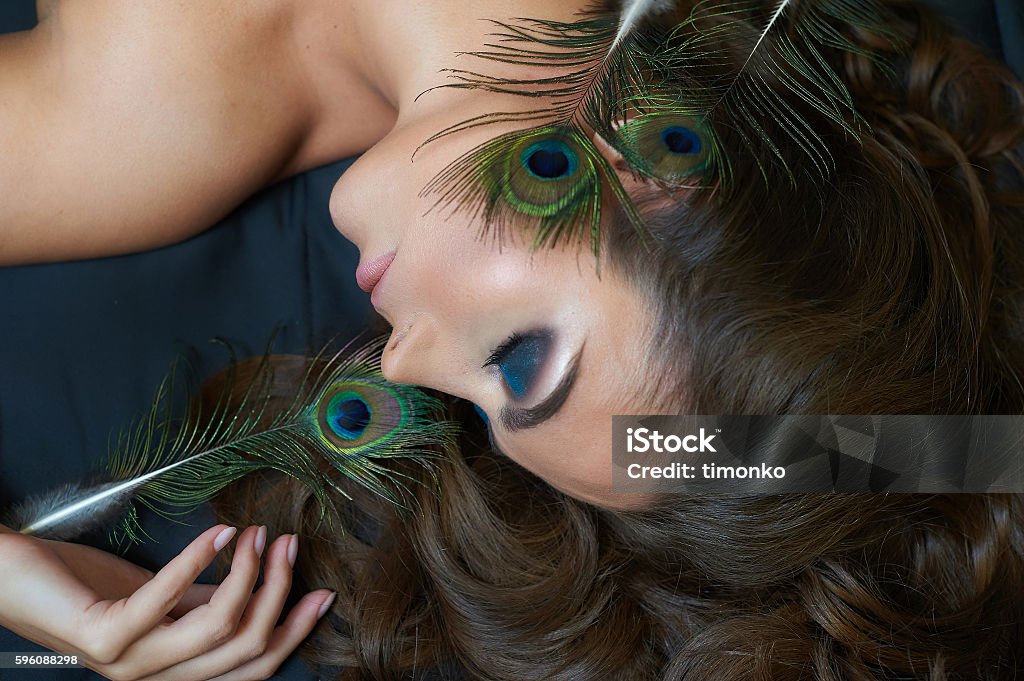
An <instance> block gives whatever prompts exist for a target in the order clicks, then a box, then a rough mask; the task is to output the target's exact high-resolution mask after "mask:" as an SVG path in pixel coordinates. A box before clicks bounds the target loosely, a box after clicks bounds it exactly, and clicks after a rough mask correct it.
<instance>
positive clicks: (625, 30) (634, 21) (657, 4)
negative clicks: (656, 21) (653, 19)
mask: <svg viewBox="0 0 1024 681" xmlns="http://www.w3.org/2000/svg"><path fill="white" fill-rule="evenodd" d="M671 7H672V0H626V2H624V3H623V5H622V13H621V16H622V18H621V19H620V20H619V30H618V31H617V32H616V33H615V39H614V40H612V44H611V47H610V48H609V49H608V51H609V53H610V52H613V51H615V49H616V48H618V46H619V45H621V44H622V41H623V40H624V39H625V38H626V36H627V35H629V34H630V33H632V32H633V30H634V29H635V28H636V27H637V26H639V25H640V23H641V22H642V21H643V20H644V19H645V18H647V17H648V16H649V15H651V14H656V13H658V12H664V11H667V10H668V9H670V8H671Z"/></svg>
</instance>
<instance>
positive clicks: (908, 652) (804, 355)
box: [219, 0, 1024, 681]
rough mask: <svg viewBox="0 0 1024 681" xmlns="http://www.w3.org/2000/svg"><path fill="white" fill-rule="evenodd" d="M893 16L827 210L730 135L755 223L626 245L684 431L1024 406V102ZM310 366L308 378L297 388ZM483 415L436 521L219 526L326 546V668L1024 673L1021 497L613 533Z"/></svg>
mask: <svg viewBox="0 0 1024 681" xmlns="http://www.w3.org/2000/svg"><path fill="white" fill-rule="evenodd" d="M887 5H888V8H889V11H890V12H891V17H890V18H891V22H890V24H889V26H888V30H889V31H890V32H891V34H890V35H887V36H881V35H876V34H872V33H869V32H865V31H860V30H858V29H855V28H853V27H850V26H846V27H841V28H842V29H843V30H845V31H847V32H848V34H849V35H848V37H849V38H851V39H853V40H855V41H856V42H857V44H858V45H860V46H861V47H862V48H863V49H862V51H859V52H848V51H847V52H844V53H838V52H837V53H835V54H832V55H830V58H832V59H834V60H835V63H834V66H835V67H836V69H837V71H838V72H839V73H840V74H841V75H842V78H843V80H844V82H845V83H846V85H847V87H848V88H849V90H850V92H851V94H852V96H853V99H854V101H855V103H856V106H857V108H858V110H859V112H860V113H861V115H862V116H863V118H864V120H865V122H866V123H867V124H868V125H869V126H870V129H871V133H870V134H868V135H865V136H863V137H862V138H861V139H859V140H854V139H852V138H851V137H850V136H849V135H847V134H845V133H844V132H843V130H842V129H841V128H840V127H839V126H835V125H833V124H831V123H830V122H829V121H828V120H825V119H823V120H820V121H816V122H815V125H816V126H817V129H819V130H821V131H822V134H823V136H824V137H825V138H826V140H827V141H828V143H829V145H830V148H831V151H832V155H833V157H834V159H835V161H836V167H835V169H834V171H833V172H832V173H830V175H829V176H828V178H827V181H825V182H821V183H819V184H818V188H819V189H818V191H814V192H806V191H800V190H799V189H797V188H796V187H798V186H799V185H800V183H796V184H794V185H793V186H787V185H786V183H780V185H779V186H776V187H771V186H769V185H767V184H766V183H764V182H763V181H761V179H760V177H761V173H762V169H763V164H764V163H765V162H766V161H765V160H764V159H765V158H766V157H768V156H770V155H768V154H763V155H759V152H758V150H757V149H750V148H749V147H748V146H746V143H743V142H742V140H741V138H740V137H739V136H737V137H736V138H735V139H731V138H730V137H729V135H728V134H724V135H722V138H723V143H724V144H725V145H726V146H727V148H728V153H730V154H731V158H732V159H733V171H734V173H735V175H736V178H737V179H736V181H735V186H736V188H737V189H736V191H735V192H734V193H733V195H732V196H730V197H729V200H728V201H722V200H720V199H721V197H704V196H701V195H691V196H690V197H688V199H687V200H686V201H677V202H674V203H672V204H671V205H669V206H667V207H666V206H665V205H664V201H654V200H652V201H650V202H648V204H649V205H648V214H647V217H648V220H649V223H650V226H651V230H652V234H653V235H654V237H655V238H654V240H653V245H652V244H651V243H650V242H644V243H641V241H640V240H639V239H638V238H637V237H636V236H635V234H634V233H633V232H632V230H630V229H625V228H623V229H621V230H613V232H612V235H611V240H610V248H609V252H610V253H611V255H612V258H613V263H614V264H615V266H616V267H618V268H620V269H621V270H622V271H624V272H625V273H626V274H627V275H628V276H629V277H630V278H631V279H632V280H634V281H636V282H637V283H638V286H640V287H641V289H642V290H644V291H646V292H647V293H648V295H649V297H650V299H651V300H653V301H656V303H657V309H658V314H659V318H660V322H661V323H660V325H659V338H658V339H657V343H656V345H655V347H656V348H657V352H658V353H659V354H658V355H657V357H658V358H659V359H660V360H661V361H655V362H653V363H652V364H653V365H654V366H656V367H657V368H658V370H659V372H661V373H663V374H664V375H665V378H663V379H662V381H661V383H660V389H661V391H662V394H663V395H664V396H665V397H666V400H667V403H668V404H669V405H671V406H672V407H673V408H675V409H683V410H686V411H692V412H694V413H748V414H781V413H845V414H869V413H923V414H954V413H956V414H984V413H1022V410H1024V387H1022V385H1021V380H1020V376H1021V372H1022V370H1024V356H1022V352H1024V350H1022V348H1024V346H1022V343H1021V338H1022V333H1024V328H1022V320H1024V310H1022V302H1021V301H1022V297H1021V291H1020V287H1021V285H1022V283H1024V277H1022V276H1021V275H1022V272H1021V268H1022V267H1024V253H1022V250H1021V249H1022V246H1021V238H1022V234H1021V229H1022V227H1024V193H1022V191H1021V176H1022V173H1021V167H1020V159H1019V157H1018V156H1015V154H1017V153H1019V148H1020V146H1019V145H1020V143H1021V141H1022V139H1024V88H1022V86H1021V84H1020V83H1018V82H1017V81H1016V80H1015V79H1014V78H1013V77H1012V76H1011V74H1010V73H1009V72H1008V71H1007V70H1006V69H1005V68H1004V67H1002V66H1001V65H999V64H998V63H996V62H995V61H993V60H992V59H990V58H988V57H986V56H985V55H983V54H982V53H981V52H980V51H979V50H978V49H977V48H975V47H974V46H972V45H971V44H969V43H968V42H967V41H965V40H964V39H962V38H960V37H957V36H956V35H954V34H953V33H952V32H951V31H950V30H949V29H947V28H946V27H945V26H944V25H943V24H942V23H941V22H940V21H939V20H938V19H937V18H936V17H934V16H933V15H931V14H930V13H928V12H927V11H925V10H923V9H921V8H920V7H918V6H917V5H915V4H913V3H911V2H906V1H903V0H892V1H891V2H889V3H887ZM893 36H896V37H897V38H898V40H893ZM894 45H901V47H899V48H898V49H897V48H896V47H894ZM879 54H884V56H885V57H886V58H887V59H886V60H885V61H887V62H888V63H889V64H890V65H891V67H890V68H885V67H883V66H882V65H881V64H882V61H881V60H879V59H876V58H873V57H872V56H871V55H875V56H877V55H879ZM811 115H813V112H812V113H811ZM767 125H769V126H770V125H771V123H770V122H767ZM729 145H732V146H731V147H730V146H729ZM782 153H783V156H785V155H786V154H790V155H791V156H792V157H793V158H792V159H789V160H790V162H791V164H792V166H793V167H799V165H800V163H801V161H800V160H799V159H797V158H796V154H797V153H798V150H796V149H793V150H786V149H783V150H782ZM767 162H768V163H771V161H770V160H769V161H767ZM804 162H806V161H804ZM681 349H685V353H684V354H685V361H681V360H680V359H679V357H680V356H682V355H681ZM302 366H304V362H302V361H299V360H281V363H280V367H279V371H280V375H281V377H282V380H283V381H285V382H287V379H288V377H289V376H293V377H297V376H298V375H299V374H300V373H301V372H300V371H299V370H300V369H301V368H302ZM468 406H469V405H466V404H465V403H459V402H457V401H453V402H452V404H451V410H452V413H453V414H454V415H456V416H457V417H459V418H461V419H462V420H464V421H465V423H466V424H467V427H466V431H465V433H464V434H463V436H462V440H461V443H460V446H461V451H460V452H459V453H458V454H457V455H453V456H449V457H445V458H443V459H441V460H440V461H438V462H437V464H436V466H435V468H434V469H433V474H434V476H433V477H431V475H430V474H429V473H428V472H427V471H425V470H424V469H420V468H414V469H410V470H408V471H406V472H407V473H408V474H410V475H413V476H419V478H420V479H421V480H422V481H423V482H424V484H423V485H422V486H420V487H419V488H416V490H415V492H414V497H415V498H414V499H412V500H411V501H413V502H414V504H415V506H414V511H413V512H411V513H409V514H407V515H404V516H400V515H399V514H398V513H396V512H395V510H394V509H392V508H390V507H387V506H386V505H385V504H382V503H380V502H379V501H377V500H375V499H373V498H370V497H369V496H368V495H366V494H364V493H361V492H360V491H359V490H352V495H353V497H354V500H353V502H351V503H349V504H347V505H344V506H343V509H344V511H343V513H344V514H345V516H346V517H345V518H341V519H339V522H344V523H347V525H348V527H349V528H350V531H349V532H346V533H340V532H335V531H329V530H328V529H327V526H326V525H321V524H319V523H318V520H319V517H320V516H319V512H318V509H317V508H316V505H315V504H314V503H313V500H312V499H311V498H310V496H309V494H308V492H306V491H304V490H303V489H302V488H301V487H300V486H297V485H295V484H293V483H292V482H290V481H288V480H272V479H260V480H249V481H246V482H244V483H242V484H241V485H239V486H238V487H236V488H235V489H234V490H233V491H232V493H231V494H230V495H227V496H225V497H224V498H223V499H222V500H221V502H220V504H219V510H220V513H221V515H222V516H223V517H224V518H225V519H226V520H227V521H229V522H233V523H236V524H237V523H243V522H252V521H253V520H256V521H258V522H261V523H266V524H268V525H270V528H271V531H272V532H291V531H296V530H297V531H299V532H300V533H301V534H302V536H303V537H304V539H303V549H302V552H301V556H300V559H299V563H298V567H297V569H298V571H299V574H300V575H301V578H302V580H303V581H304V582H306V583H307V584H309V585H313V586H316V587H325V586H326V587H330V588H332V589H335V590H336V591H337V592H338V598H337V600H336V603H335V605H334V607H333V610H332V615H331V616H330V617H328V618H326V619H325V621H324V622H323V623H321V625H320V627H319V629H318V630H317V633H316V636H315V640H314V641H313V642H312V643H311V644H310V645H308V646H307V650H306V652H307V654H308V656H309V658H310V659H311V660H313V661H315V662H317V663H321V664H325V665H329V666H330V667H333V668H335V671H336V673H337V678H339V679H377V680H383V679H408V678H437V677H440V678H479V679H491V680H503V679H563V680H566V681H569V680H573V681H575V680H578V679H638V680H640V679H679V678H685V679H687V680H705V681H712V680H713V681H728V680H731V679H744V680H761V679H764V680H767V679H826V680H836V681H838V680H839V679H851V680H856V681H868V680H872V681H874V680H877V679H929V680H931V681H952V680H954V679H964V680H966V679H971V680H977V679H987V680H989V681H995V680H997V679H1006V680H1008V679H1014V678H1017V675H1018V669H1021V668H1024V498H1022V497H1020V496H1017V495H1008V494H988V495H868V494H822V495H778V496H759V497H723V496H714V497H704V496H682V495H677V496H673V497H671V498H667V499H665V500H664V501H663V502H662V503H659V504H657V505H655V507H652V508H650V509H646V510H642V511H629V512H625V511H611V510H607V509H601V508H596V507H592V506H589V505H586V504H584V503H582V502H579V501H577V500H575V499H573V498H570V497H567V496H565V495H563V494H561V493H559V492H558V491H556V490H554V489H552V488H551V487H549V486H548V485H546V484H545V483H544V482H542V481H540V480H539V479H537V478H535V477H533V476H532V475H531V474H529V473H528V472H526V471H524V470H523V469H521V468H520V467H518V466H516V465H515V464H514V463H512V462H510V461H508V460H505V459H503V458H500V457H496V456H494V455H493V454H491V453H490V452H489V450H488V448H487V446H486V442H485V437H484V435H483V433H482V432H481V429H480V428H479V427H476V426H474V425H473V424H474V421H475V419H474V417H473V416H472V413H471V412H470V410H469V409H468ZM431 675H434V676H431Z"/></svg>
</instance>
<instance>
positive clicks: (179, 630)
mask: <svg viewBox="0 0 1024 681" xmlns="http://www.w3.org/2000/svg"><path fill="white" fill-rule="evenodd" d="M266 537H267V529H266V528H265V527H250V528H248V529H246V530H245V531H244V532H243V533H242V534H241V536H239V538H238V541H237V543H236V546H235V555H234V558H233V559H232V561H231V572H230V573H229V574H228V576H227V577H226V578H225V579H224V581H223V582H222V583H221V584H220V586H218V587H217V589H216V591H214V593H213V596H212V597H211V598H210V601H209V603H207V604H206V605H201V606H199V607H197V608H195V609H194V610H190V611H189V612H187V613H185V615H183V616H182V617H181V618H180V619H178V620H177V621H176V622H174V623H172V624H170V625H168V626H163V627H159V628H157V629H154V630H153V631H152V632H150V634H149V635H148V636H146V637H144V638H142V639H140V640H138V641H137V642H136V643H135V644H133V645H132V646H131V647H130V648H129V649H128V650H126V651H125V653H124V660H123V661H124V667H125V668H121V669H117V670H115V671H118V672H123V671H127V670H130V672H131V674H130V675H131V676H139V675H144V674H151V673H153V672H157V671H160V670H163V669H167V668H169V667H171V666H173V665H176V664H178V663H180V662H182V661H185V660H190V659H192V658H195V657H198V656H200V655H202V654H203V653H205V652H207V651H208V650H212V649H214V648H216V647H217V646H219V645H221V644H222V643H224V642H225V641H227V640H228V639H230V638H231V637H232V636H233V635H234V633H235V630H236V629H237V628H238V621H239V619H240V618H241V616H242V613H243V612H244V611H245V608H246V605H247V604H248V603H249V599H250V598H251V597H252V588H253V585H254V584H255V583H256V578H257V577H258V576H259V565H260V553H262V551H263V545H264V544H265V543H266ZM118 675H119V676H122V675H123V674H118Z"/></svg>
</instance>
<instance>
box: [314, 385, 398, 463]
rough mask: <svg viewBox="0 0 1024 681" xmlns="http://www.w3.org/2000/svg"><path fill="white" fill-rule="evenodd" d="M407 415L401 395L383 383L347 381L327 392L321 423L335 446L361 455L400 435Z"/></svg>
mask: <svg viewBox="0 0 1024 681" xmlns="http://www.w3.org/2000/svg"><path fill="white" fill-rule="evenodd" d="M406 411H407V409H406V408H405V406H404V399H403V397H402V395H401V393H400V392H399V391H397V390H395V389H394V388H393V387H392V386H389V385H388V384H386V383H384V382H383V381H374V380H372V379H365V380H347V381H345V382H343V383H338V384H335V385H332V386H329V387H328V388H327V389H326V390H325V392H324V394H323V397H322V398H321V400H320V408H319V414H318V415H317V422H318V424H319V429H320V433H321V435H322V437H324V438H325V439H327V440H329V441H330V442H332V443H333V444H334V446H336V447H338V448H339V449H343V450H349V451H358V448H359V447H362V446H364V445H366V444H369V443H371V442H384V441H387V440H388V439H390V438H391V437H392V436H393V435H395V434H397V433H399V432H400V431H401V429H402V426H403V425H404V422H405V415H406Z"/></svg>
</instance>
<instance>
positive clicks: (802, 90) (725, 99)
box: [421, 0, 895, 255]
mask: <svg viewBox="0 0 1024 681" xmlns="http://www.w3.org/2000/svg"><path fill="white" fill-rule="evenodd" d="M891 21H892V16H891V14H890V13H889V12H888V10H886V8H885V4H884V2H882V1H881V0H782V1H781V2H765V1H756V0H701V1H698V2H693V1H692V0H691V1H689V2H686V1H684V0H678V1H677V2H674V1H672V0H627V1H626V2H624V3H622V5H621V6H619V5H618V4H615V3H603V4H600V5H595V6H592V7H590V8H588V9H587V10H585V11H583V12H581V13H580V14H579V15H578V18H577V19H576V20H575V21H571V22H564V21H551V20H541V19H527V18H520V19H516V20H513V21H508V22H501V21H495V22H493V23H494V24H495V25H496V26H497V29H498V30H497V31H496V32H495V33H494V34H492V36H493V38H494V39H493V40H492V41H491V42H490V43H489V44H487V45H486V46H485V49H483V50H478V51H474V52H468V53H464V54H467V55H470V56H472V57H474V58H476V59H479V60H484V61H490V62H500V63H502V64H505V65H507V66H506V67H505V68H507V67H509V66H510V67H512V71H513V72H517V69H518V70H519V71H521V72H523V73H527V74H531V75H532V76H533V77H526V76H524V77H522V78H511V77H507V76H503V77H499V76H496V75H493V74H491V75H489V74H487V73H485V72H483V71H476V70H467V69H447V70H446V71H445V73H447V75H448V77H449V82H447V83H445V84H443V85H440V86H438V87H439V88H464V89H471V90H478V91H486V92H494V93H504V94H512V95H517V96H522V97H526V98H531V99H533V100H536V104H534V105H528V106H525V107H523V108H522V109H521V110H515V111H501V112H492V113H487V114H482V115H478V116H474V117H472V118H469V119H467V120H464V121H461V122H458V123H456V124H453V125H450V126H448V127H446V128H444V129H443V130H440V131H438V132H437V133H435V134H434V135H432V136H431V137H429V138H428V139H427V140H426V141H425V142H424V144H430V143H433V142H436V141H437V140H439V139H442V138H445V137H447V136H449V135H454V134H457V133H460V132H464V131H466V130H470V129H473V128H477V127H480V126H486V125H498V124H501V125H505V126H509V125H512V126H514V127H516V130H514V131H512V132H506V133H504V134H501V135H498V136H496V137H494V138H493V139H490V140H488V141H486V142H484V143H482V144H479V145H477V146H476V147H474V148H473V149H471V150H470V151H468V152H466V153H465V154H463V155H462V156H460V157H459V158H457V159H456V160H455V161H454V162H453V163H451V164H450V165H449V166H447V167H446V168H445V169H443V170H442V171H441V172H440V173H439V174H438V175H437V176H435V177H434V178H433V180H432V181H431V182H429V183H428V184H427V185H426V187H424V189H423V191H422V195H423V196H429V195H435V196H436V197H437V198H436V202H435V204H434V205H435V207H438V206H447V207H451V208H452V209H453V210H455V211H465V212H467V213H469V214H470V215H471V216H472V217H473V218H474V219H476V218H480V219H482V220H483V222H484V225H485V228H484V229H498V230H502V229H504V228H506V226H508V225H512V224H515V225H518V226H523V227H530V228H533V229H534V230H535V231H534V239H533V245H534V247H538V246H541V245H555V244H557V243H559V242H562V241H573V240H580V239H588V240H589V243H590V246H591V248H592V249H593V250H594V253H595V255H596V254H597V253H598V252H599V246H600V233H601V232H600V226H601V215H602V209H603V207H604V206H605V204H604V203H603V200H604V196H605V192H610V194H611V196H612V197H614V199H615V200H616V201H617V202H618V205H619V206H620V207H621V208H622V211H623V213H624V214H625V216H626V218H627V219H628V221H629V222H630V223H632V225H633V226H634V227H636V228H638V229H641V230H642V229H643V227H644V221H643V219H642V216H641V215H640V212H639V211H638V209H637V208H636V206H635V205H634V202H633V201H632V200H631V197H630V196H629V194H628V193H627V192H626V190H625V189H624V188H623V185H622V182H621V181H620V180H619V177H618V175H617V173H616V172H615V171H614V169H613V167H612V165H611V164H610V163H609V162H608V160H606V158H607V157H606V155H605V154H603V153H602V152H601V150H600V149H599V147H598V144H597V143H596V142H595V140H594V138H593V136H594V134H595V133H596V134H597V135H599V136H600V137H601V138H602V139H603V140H604V141H605V142H606V143H607V144H608V145H610V146H611V147H612V148H614V149H615V151H617V152H618V154H619V155H621V157H622V159H623V160H624V161H625V163H626V165H627V166H628V168H629V170H630V171H631V172H632V173H633V175H634V176H636V177H638V178H644V179H647V180H650V181H652V183H653V184H655V185H656V186H659V187H661V188H662V189H663V190H665V191H667V192H669V193H672V192H674V191H676V190H679V189H713V190H715V191H716V192H717V195H718V200H721V201H728V200H730V198H731V196H732V190H733V189H734V188H735V183H734V181H733V172H732V166H733V164H734V162H735V161H736V160H737V159H736V156H737V155H743V156H746V157H747V159H746V160H748V161H752V162H753V164H754V165H756V166H757V167H758V168H759V169H760V174H761V176H762V177H763V179H764V181H765V182H768V183H771V182H778V181H779V180H780V179H783V180H785V181H788V182H789V183H791V184H795V183H797V182H799V181H802V180H803V179H804V178H805V177H806V176H811V175H813V176H815V177H816V178H817V179H818V180H821V179H823V178H827V177H828V175H829V173H830V172H831V170H832V169H833V167H834V159H833V158H832V155H831V153H830V151H829V149H830V146H829V144H828V143H827V142H826V140H825V139H824V138H823V136H822V133H821V129H823V128H827V129H829V130H830V131H831V132H832V133H835V131H838V132H839V134H840V135H841V136H843V137H844V138H846V139H851V140H856V139H858V137H859V135H861V134H863V132H864V130H865V126H864V124H863V121H862V119H861V118H860V117H859V116H858V114H857V111H856V108H855V106H854V103H853V100H852V98H851V96H850V93H849V92H848V90H847V88H846V86H845V85H844V83H843V80H842V79H841V78H840V77H839V75H838V74H837V72H836V65H835V64H836V58H835V56H834V55H835V54H836V52H834V51H838V53H839V54H841V53H843V52H847V53H859V54H863V53H864V51H863V50H862V49H861V48H859V47H858V45H857V44H856V43H855V42H854V41H852V40H851V39H849V38H848V37H847V35H848V34H849V31H848V30H843V28H842V27H843V26H844V25H852V26H853V27H855V28H856V30H857V31H861V32H870V33H871V34H872V35H876V36H880V37H882V38H883V39H889V40H895V38H893V37H892V33H891V31H890V30H889V29H888V22H891ZM830 51H831V52H830ZM869 56H871V57H872V58H876V57H875V55H873V54H872V55H869ZM538 69H540V71H541V73H540V75H536V74H537V70H538ZM433 89H437V88H432V90H433ZM430 91H431V90H428V91H427V93H429V92H430ZM427 93H424V94H427ZM421 96H422V95H421ZM726 141H728V144H726ZM784 146H785V147H786V148H795V149H796V150H797V152H798V154H799V155H800V156H801V160H800V162H799V163H798V164H794V163H793V154H792V153H787V152H784V151H783V147H784ZM727 149H728V150H730V151H728V152H727ZM795 165H798V166H799V167H795ZM805 168H806V169H808V170H805ZM808 171H809V172H808Z"/></svg>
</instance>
